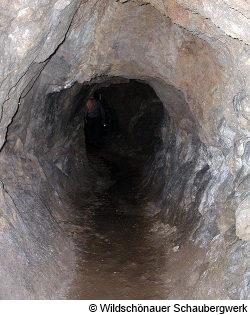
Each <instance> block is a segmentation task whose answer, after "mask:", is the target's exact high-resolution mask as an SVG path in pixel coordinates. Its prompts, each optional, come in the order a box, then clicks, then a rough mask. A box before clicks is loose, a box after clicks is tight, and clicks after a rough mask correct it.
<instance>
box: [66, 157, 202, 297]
mask: <svg viewBox="0 0 250 315" xmlns="http://www.w3.org/2000/svg"><path fill="white" fill-rule="evenodd" d="M89 159H90V160H91V161H92V162H93V163H94V164H95V165H96V166H97V167H98V168H99V169H101V172H102V174H103V177H102V181H101V183H99V184H100V187H101V189H99V191H98V192H94V193H92V194H90V195H89V196H88V198H87V200H86V197H85V198H83V196H81V195H80V194H79V193H75V195H74V208H76V214H75V220H74V222H71V224H70V225H69V227H70V234H71V235H72V236H73V238H74V241H75V244H76V249H77V250H76V251H77V257H78V258H77V260H78V261H77V266H76V277H75V280H74V282H73V283H72V285H71V287H70V288H69V290H68V295H67V296H66V297H65V299H74V300H77V299H83V300H86V299H90V300H93V299H100V300H103V299H104V300H106V299H127V300H135V299H137V300H144V299H148V300H150V299H151V300H153V299H158V300H160V299H168V298H170V297H171V291H172V289H173V286H175V287H176V281H177V282H178V284H179V285H180V288H182V282H183V281H184V279H186V277H187V274H186V273H187V272H189V271H188V266H189V265H190V266H189V269H190V270H191V269H192V270H193V267H194V266H193V263H192V258H193V257H194V250H191V249H190V248H191V247H190V244H189V245H188V246H186V245H185V246H184V245H183V244H180V241H179V238H178V232H177V231H176V228H175V227H170V226H169V225H166V224H163V223H161V222H159V221H158V220H156V219H155V217H152V216H149V215H148V214H147V213H148V212H150V206H149V205H150V203H149V202H148V199H147V196H146V195H145V191H144V190H143V189H142V186H141V185H140V179H141V171H142V170H141V167H140V166H141V165H142V163H140V160H139V161H138V157H137V159H135V158H131V157H130V158H129V157H124V156H123V157H121V156H118V155H114V154H109V153H107V152H105V153H104V152H101V151H92V152H89ZM138 162H139V163H138ZM187 243H188V242H187ZM180 246H181V248H182V251H181V250H180ZM185 248H186V249H185ZM195 253H196V255H197V253H198V252H197V251H195ZM183 260H184V261H185V268H184V267H183V266H184V264H183ZM173 266H174V269H173ZM190 272H191V271H190ZM192 273H193V271H192ZM193 277H194V276H192V277H191V279H193ZM181 290H183V288H182V289H181ZM182 296H183V292H182Z"/></svg>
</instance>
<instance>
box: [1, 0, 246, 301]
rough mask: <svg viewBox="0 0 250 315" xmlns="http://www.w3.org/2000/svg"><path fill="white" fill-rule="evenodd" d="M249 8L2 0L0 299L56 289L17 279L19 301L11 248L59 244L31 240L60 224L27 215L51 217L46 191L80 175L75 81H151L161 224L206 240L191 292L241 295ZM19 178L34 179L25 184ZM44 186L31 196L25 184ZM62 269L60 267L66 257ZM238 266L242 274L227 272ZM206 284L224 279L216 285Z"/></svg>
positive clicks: (147, 0) (15, 251)
mask: <svg viewBox="0 0 250 315" xmlns="http://www.w3.org/2000/svg"><path fill="white" fill-rule="evenodd" d="M249 12H250V10H249V5H248V4H247V3H246V2H245V1H236V0H227V1H212V0H206V1H202V3H201V2H200V1H197V0H192V1H185V0H176V1H174V0H165V1H158V0H140V1H139V0H138V1H137V0H135V1H126V2H125V1H111V0H109V1H105V3H104V1H97V0H87V1H66V0H58V1H56V0H50V1H49V0H44V1H31V0H30V1H26V2H25V4H24V3H20V2H19V1H14V2H13V1H12V2H11V5H10V1H7V0H4V1H2V3H1V19H2V21H3V23H2V25H1V41H0V46H1V51H2V55H1V65H0V73H1V75H2V81H1V88H0V100H1V122H0V144H1V146H2V147H3V149H2V152H1V160H2V163H1V164H2V168H1V169H2V171H1V174H0V179H1V181H2V186H1V187H2V188H1V191H2V192H1V211H2V219H1V228H2V230H3V234H2V239H1V246H2V247H3V248H2V251H1V252H4V251H5V249H6V248H7V245H6V242H9V243H11V244H12V245H11V246H12V247H11V250H10V251H8V252H7V254H6V255H7V256H8V261H9V262H10V263H9V266H6V265H4V264H2V261H3V260H2V259H1V267H0V268H2V269H1V271H2V272H5V271H6V270H7V269H8V272H7V274H8V279H6V283H8V285H7V284H6V286H5V289H4V290H5V291H4V292H6V294H3V295H2V297H3V298H5V297H7V298H10V297H23V298H25V297H27V298H30V297H39V298H46V297H51V296H52V295H53V294H52V292H51V291H50V292H49V290H47V291H46V289H45V292H43V289H42V288H39V286H34V288H32V289H29V287H28V284H25V285H24V286H26V287H27V290H26V291H22V292H23V293H22V295H19V293H20V287H19V288H18V287H17V288H16V287H15V289H13V290H12V288H14V284H13V283H14V281H15V280H14V279H16V276H15V275H16V274H17V272H20V269H21V268H20V266H23V267H22V268H23V269H22V270H21V273H22V274H23V278H24V282H25V283H30V282H31V281H32V277H33V276H32V273H29V272H27V268H26V265H24V264H23V262H24V260H25V259H27V255H28V254H27V255H26V256H25V255H23V254H22V252H25V251H26V250H27V248H29V247H30V249H31V252H33V251H34V248H35V246H37V243H36V241H34V240H35V239H36V237H37V238H39V240H41V243H42V244H47V245H46V247H47V248H49V246H52V248H53V252H54V256H53V255H52V256H53V258H50V257H52V256H47V259H48V261H49V262H51V261H52V260H53V259H60V258H59V257H60V253H61V249H60V248H61V246H62V247H63V246H64V244H68V243H67V241H66V240H64V241H63V238H62V240H60V241H58V242H59V243H60V242H62V244H59V243H58V244H57V243H55V244H54V245H53V242H52V241H53V238H54V234H53V233H57V232H53V233H52V234H51V236H50V237H49V236H48V234H47V233H45V231H43V229H41V230H40V229H37V231H38V232H37V233H38V235H37V236H34V235H31V233H30V232H29V231H31V229H32V230H33V229H34V228H33V227H32V228H31V227H29V226H30V224H31V222H33V223H32V224H33V225H35V226H36V225H39V224H43V226H48V229H52V230H53V231H54V224H56V222H57V220H60V219H56V218H55V217H56V216H54V215H53V218H52V217H51V216H49V215H48V217H46V215H45V216H43V222H42V221H38V222H37V223H35V222H36V221H34V220H33V219H32V215H31V214H30V216H28V215H27V212H30V213H32V211H31V210H32V209H35V208H36V211H37V214H36V217H39V216H42V214H43V213H47V212H46V211H49V210H51V209H50V208H53V209H54V211H55V213H57V214H59V213H60V206H59V204H60V202H59V201H58V198H57V197H56V195H55V194H56V193H60V192H61V191H63V190H65V189H70V185H71V183H72V182H74V181H76V182H77V175H76V174H78V173H79V170H81V172H82V173H83V178H85V182H86V183H88V174H89V172H90V170H89V166H88V163H87V160H86V154H85V153H86V152H85V151H84V149H83V150H80V149H79V151H77V149H76V148H77V145H76V144H79V143H80V142H81V141H83V137H84V136H83V125H82V121H81V119H80V117H81V111H80V112H79V108H80V107H78V105H79V102H80V100H81V89H82V87H80V84H85V86H86V84H87V83H88V84H90V83H93V84H100V87H101V84H105V81H107V80H109V79H110V78H111V79H112V78H114V77H119V78H124V79H137V80H141V81H144V82H145V83H147V84H149V85H150V86H151V87H153V88H154V90H155V92H156V94H157V95H158V97H159V98H160V100H161V101H162V103H163V104H164V106H165V108H166V110H167V112H168V114H169V120H166V125H165V127H164V128H163V130H162V140H163V145H162V148H161V149H159V151H158V152H157V153H156V155H155V156H154V164H153V166H152V167H151V168H150V169H149V170H148V172H149V173H150V177H149V180H148V183H152V182H153V183H154V186H155V187H157V188H158V192H157V194H156V195H155V196H157V198H158V199H156V200H154V202H155V203H156V204H158V205H160V207H161V214H162V217H163V218H164V220H165V221H167V222H168V223H172V224H175V225H178V224H179V225H180V226H181V227H182V228H183V229H185V224H186V226H187V225H188V227H189V224H190V222H193V225H192V239H193V240H194V241H196V242H201V244H202V245H203V246H207V261H208V264H207V270H206V273H205V272H204V274H203V275H201V278H200V280H199V281H198V282H197V283H196V290H194V291H193V295H192V296H191V298H197V297H198V298H207V297H208V298H216V299H217V298H218V297H221V298H249V292H250V289H249V287H248V285H245V284H246V283H248V280H247V279H248V274H247V270H248V268H249V263H250V261H249V258H248V256H249V255H248V253H249V251H248V248H249V246H248V242H249V241H250V233H249V213H248V204H249V176H250V174H249V172H250V159H249V155H250V150H249V143H250V142H249V140H250V127H249V119H250V116H249V113H250V105H249V90H250V77H249V72H250V71H249V70H250V69H249V67H250V50H249V27H250V22H249V15H250V13H249ZM104 34H105V36H104ZM111 82H112V80H111ZM67 89H68V90H67ZM67 93H68V94H67ZM67 95H68V96H67ZM72 104H73V105H72ZM16 112H17V113H16ZM15 114H16V116H15V117H14V115H15ZM13 117H14V118H13ZM12 120H13V123H12V124H11V125H10V123H11V122H12ZM9 125H10V127H9V128H8V126H9ZM65 126H67V128H65ZM7 128H8V133H7ZM6 140H7V142H6ZM5 142H6V144H5V146H4V143H5ZM73 148H74V149H73ZM75 153H76V154H75ZM6 159H7V160H8V161H9V163H10V167H8V171H7V175H6V174H5V173H6V164H5V163H6ZM3 161H4V162H3ZM34 161H35V162H34ZM83 161H84V162H83ZM32 163H34V165H33V164H32ZM34 169H35V170H36V171H35V174H33V172H34ZM25 174H28V176H30V174H31V175H32V174H33V175H32V176H33V179H32V180H31V181H27V177H26V179H25V180H24V179H23V180H22V176H25ZM158 175H159V176H158ZM10 178H11V180H10ZM66 179H67V180H68V179H70V181H69V182H68V183H67V182H66ZM59 182H60V183H62V184H61V185H59V186H60V187H59V186H57V185H58V183H59ZM20 183H21V184H20ZM38 183H39V184H38ZM23 185H24V186H25V189H24V188H23ZM36 185H37V187H36ZM86 185H88V184H86ZM50 190H52V192H54V193H52V192H50V193H48V191H50ZM44 191H47V193H46V194H45V193H44V198H42V199H41V198H38V199H37V197H36V196H35V192H36V193H38V194H42V192H44ZM20 196H22V197H20ZM20 198H22V199H23V200H24V201H25V202H27V203H26V204H25V205H22V204H19V203H18V202H17V201H16V200H17V199H20ZM46 200H47V201H46ZM48 200H50V202H49V203H48V204H49V205H48V204H47V202H48ZM39 202H41V204H39ZM57 208H58V210H55V209H57ZM177 208H178V212H177V210H176V209H177ZM22 209H25V211H26V214H25V215H24V214H22ZM44 211H45V212H44ZM7 214H8V215H7ZM63 216H64V215H63V214H61V215H60V216H59V217H63ZM25 220H27V222H25ZM44 220H45V221H46V222H44ZM25 228H27V230H25ZM55 230H57V229H56V228H55ZM25 233H26V234H25ZM58 233H59V234H60V232H59V230H58ZM22 235H28V236H27V237H28V238H27V242H26V243H23V238H24V237H23V236H22ZM56 235H57V234H56ZM28 239H29V240H30V241H28ZM244 241H245V242H244ZM32 242H34V244H33V243H32ZM32 244H33V245H32ZM50 244H51V245H50ZM56 244H57V245H56ZM246 244H247V245H246ZM8 246H9V245H8ZM53 246H54V247H57V248H54V247H53ZM221 247H223V248H224V250H225V253H224V255H220V254H219V251H220V249H221ZM66 248H68V250H69V251H70V250H71V249H70V245H67V246H66ZM37 254H38V256H39V255H40V256H42V255H43V249H42V248H41V249H39V250H38V252H37ZM33 255H35V253H34V254H32V256H33ZM62 255H63V254H62ZM14 256H15V263H14V262H13V258H12V257H14ZM66 256H67V257H69V256H70V255H66ZM66 256H65V257H66ZM16 257H18V258H16ZM65 259H66V258H65ZM222 260H223V268H221V267H219V264H220V262H221V261H222ZM61 261H63V260H61ZM235 262H236V263H235ZM62 264H63V265H64V267H65V268H66V269H67V268H68V267H67V266H69V265H70V259H69V261H67V259H66V260H65V262H64V263H62ZM236 265H241V266H244V268H240V269H237V273H236V272H234V270H235V268H236V267H235V266H236ZM41 266H42V262H41V263H39V261H36V262H34V265H33V267H34V269H33V272H34V273H35V272H37V270H40V272H41V274H44V273H45V272H44V271H43V268H42V267H41ZM64 267H62V266H58V265H57V264H54V268H55V269H56V270H59V269H62V268H64ZM18 269H19V270H18ZM69 269H70V268H68V269H67V271H65V274H64V275H63V274H62V275H61V276H62V278H63V277H64V278H65V277H66V274H68V272H69ZM19 274H20V273H19ZM45 277H49V275H47V276H45ZM215 278H217V279H224V280H225V281H223V283H220V289H218V286H216V287H214V284H213V283H214V282H213V281H214V279H215ZM228 279H231V280H230V281H229V280H228ZM229 282H230V283H229ZM21 283H23V282H22V281H21V282H20V285H21ZM56 283H58V279H55V287H54V291H55V292H56V291H58V290H59V288H58V286H57V285H56ZM8 286H9V287H8ZM13 292H14V293H13Z"/></svg>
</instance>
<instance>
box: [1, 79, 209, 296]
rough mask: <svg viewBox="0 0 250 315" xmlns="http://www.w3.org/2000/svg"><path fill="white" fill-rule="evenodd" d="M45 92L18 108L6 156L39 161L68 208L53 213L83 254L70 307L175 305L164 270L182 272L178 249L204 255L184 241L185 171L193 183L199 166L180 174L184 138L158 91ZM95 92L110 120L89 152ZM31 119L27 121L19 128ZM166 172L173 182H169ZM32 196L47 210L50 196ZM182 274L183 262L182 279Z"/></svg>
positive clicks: (121, 84) (192, 214)
mask: <svg viewBox="0 0 250 315" xmlns="http://www.w3.org/2000/svg"><path fill="white" fill-rule="evenodd" d="M41 80H43V78H41ZM39 84H40V82H38V89H35V88H34V89H32V90H31V91H30V92H29V94H27V96H26V97H25V101H24V102H23V103H22V104H21V105H20V109H19V111H18V112H17V114H16V116H15V117H14V119H13V122H12V124H11V125H10V127H9V131H8V137H7V142H6V145H5V150H6V151H8V152H10V153H12V154H15V155H16V154H17V153H18V154H20V155H21V159H23V158H24V152H26V153H25V154H27V156H30V158H29V159H31V161H32V159H34V154H35V156H36V157H37V159H38V161H39V167H38V168H37V170H38V171H39V172H41V175H42V178H43V179H42V180H43V181H45V182H46V183H47V184H46V185H48V184H49V186H51V187H53V190H54V189H55V191H56V194H57V196H58V197H57V198H59V199H60V200H61V202H62V200H63V203H62V207H61V209H58V210H56V211H55V210H52V211H53V212H52V216H53V217H54V218H56V221H57V223H59V225H60V226H61V228H62V229H63V230H64V231H67V232H66V233H67V234H68V236H70V238H71V239H72V240H73V243H74V246H76V251H75V253H76V262H75V264H76V265H75V266H76V267H75V268H76V276H75V281H74V282H73V284H71V286H69V287H68V289H67V290H68V295H67V296H66V297H65V298H67V299H117V298H118V299H166V298H169V292H170V291H171V290H172V289H171V288H172V286H173V283H172V282H171V281H170V278H169V277H170V276H169V274H168V272H167V273H166V270H168V269H170V270H171V268H173V266H172V267H171V265H173V264H175V267H176V266H178V265H177V264H176V262H175V259H176V255H178V251H179V247H180V246H182V245H181V244H184V243H185V244H188V245H186V246H188V251H187V250H184V251H182V253H181V258H180V259H189V258H188V257H190V255H192V257H196V256H199V254H200V250H198V249H193V247H192V245H190V244H189V241H188V239H187V238H185V237H183V235H185V234H187V235H188V234H189V232H190V230H186V227H187V225H188V228H189V229H190V228H191V227H192V226H193V225H194V223H195V222H196V220H197V219H198V217H199V216H198V215H197V212H196V210H197V209H196V208H195V207H196V205H195V202H192V203H191V205H190V209H189V212H188V213H186V212H185V211H184V212H183V211H181V209H182V205H181V203H182V198H183V192H185V181H183V172H184V170H185V169H186V170H187V175H185V176H187V177H186V178H187V179H188V180H190V178H188V176H190V174H192V172H193V169H194V167H195V161H192V160H191V161H190V160H189V159H188V160H187V161H186V163H184V165H183V168H181V169H180V170H179V169H178V168H177V164H176V152H178V151H179V147H178V145H177V144H178V142H179V145H180V139H181V138H180V139H179V140H178V139H176V138H175V135H176V131H175V128H176V127H175V126H174V125H173V124H172V123H171V120H170V117H169V114H168V112H167V110H166V109H165V106H164V105H163V103H162V102H161V100H160V99H159V98H158V96H157V95H156V93H155V91H154V89H153V88H152V87H150V86H149V85H148V84H146V83H144V82H140V81H137V80H127V79H122V78H111V79H109V80H107V79H105V80H101V82H97V83H95V82H94V83H91V84H85V85H79V84H75V85H73V86H72V87H71V88H70V89H66V90H63V91H61V92H56V93H51V94H48V96H47V97H46V98H45V99H43V98H42V95H43V90H39ZM34 93H35V94H34ZM93 93H95V94H97V95H98V97H99V99H100V100H101V103H102V105H103V108H104V111H105V116H106V117H105V122H106V126H105V127H103V128H102V130H101V133H100V142H99V144H98V146H91V145H88V143H86V123H84V110H85V106H86V105H85V104H86V101H87V99H88V97H89V95H91V94H93ZM168 95H169V99H167V100H165V101H167V102H169V107H168V109H169V110H171V107H172V106H173V105H174V104H175V103H176V104H177V103H178V106H182V105H181V104H182V103H183V104H184V103H185V100H184V97H183V96H182V95H181V93H180V92H179V91H177V90H175V89H174V88H173V87H171V86H169V87H168ZM31 100H35V102H34V101H31ZM183 111H185V109H183ZM24 112H25V117H26V120H25V121H24V122H23V124H20V123H19V121H20V117H21V116H22V115H23V113H24ZM29 117H30V118H29ZM31 117H32V119H31ZM177 134H178V132H177ZM184 135H185V134H184ZM180 136H181V137H183V134H180ZM189 137H190V138H191V141H192V142H193V147H192V150H193V151H194V152H195V151H197V147H198V146H199V142H198V140H197V138H196V137H195V135H194V134H192V133H190V134H189ZM166 142H167V143H168V145H167V147H166V145H165V144H164V143H166ZM179 154H181V155H183V154H187V155H190V152H189V151H187V152H186V153H185V152H184V153H183V152H179ZM22 156H23V158H22ZM166 156H167V157H168V162H167V163H166ZM193 158H195V154H193V153H192V159H193ZM20 163H22V162H20ZM164 170H165V171H164ZM207 171H208V168H207V167H204V169H203V170H202V171H201V174H200V175H198V174H197V175H195V178H194V180H196V181H198V186H197V188H199V189H200V190H201V189H202V187H203V188H205V187H206V181H207V180H208V179H209V176H208V177H207V176H206V173H207ZM164 172H168V173H169V181H168V182H166V181H165V178H164V176H163V175H164ZM198 176H200V179H199V180H198ZM30 181H31V182H32V183H33V182H34V183H33V184H32V185H35V183H36V182H37V175H36V172H35V169H33V171H31V176H30ZM6 182H7V181H6ZM23 184H24V188H23V189H24V190H25V189H26V188H25V187H26V186H27V185H30V183H28V182H26V180H24V181H23V183H22V184H20V185H21V186H22V185H23ZM202 185H203V186H202ZM34 187H35V186H34ZM34 187H33V188H34ZM192 189H193V188H192ZM35 190H37V191H38V193H39V196H40V197H39V198H42V200H44V202H45V203H47V205H48V207H50V205H49V202H50V200H52V199H53V198H54V197H53V198H52V195H51V194H52V190H51V191H50V189H48V188H46V189H45V190H44V189H41V188H39V186H37V188H35ZM168 192H170V193H168ZM23 194H24V192H23ZM177 194H179V196H177ZM164 196H170V197H169V198H171V199H170V200H169V199H166V198H165V197H164ZM172 196H173V197H174V199H172ZM171 203H172V208H171V207H170V205H171ZM166 205H168V207H167V211H166ZM19 206H21V204H20V205H19ZM178 207H179V208H178ZM22 217H23V219H25V220H27V222H29V218H30V214H28V213H26V212H25V211H24V212H23V214H22ZM40 220H41V219H40V218H39V217H37V218H36V219H34V221H33V222H32V223H31V224H39V225H40V226H41V228H44V227H42V223H41V222H40ZM36 221H37V223H36ZM29 224H30V223H29ZM183 247H184V246H183ZM173 253H175V256H173V257H172V254H173ZM171 257H172V258H171ZM67 259H68V258H67ZM186 267H187V266H186ZM186 267H185V268H186ZM182 268H183V265H182V263H180V265H179V266H178V268H176V269H175V272H178V270H179V271H181V270H182ZM190 268H193V265H192V264H190ZM171 272H172V274H173V271H171ZM183 278H185V276H183ZM168 282H171V285H168ZM142 288H143V289H142Z"/></svg>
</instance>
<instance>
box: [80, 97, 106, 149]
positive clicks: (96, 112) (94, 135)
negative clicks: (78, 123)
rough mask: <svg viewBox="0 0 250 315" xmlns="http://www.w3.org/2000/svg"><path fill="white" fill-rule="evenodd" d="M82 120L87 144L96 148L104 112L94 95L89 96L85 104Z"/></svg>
mask: <svg viewBox="0 0 250 315" xmlns="http://www.w3.org/2000/svg"><path fill="white" fill-rule="evenodd" d="M84 120H85V123H86V136H87V142H88V143H89V144H92V145H94V146H97V145H98V143H99V139H100V130H101V126H102V121H104V120H105V112H104V109H103V107H102V104H101V101H100V100H99V99H97V97H96V95H95V94H92V95H90V97H89V98H88V100H87V102H86V107H85V112H84Z"/></svg>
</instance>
